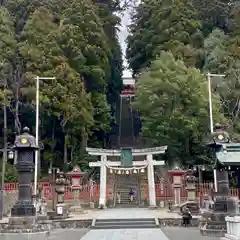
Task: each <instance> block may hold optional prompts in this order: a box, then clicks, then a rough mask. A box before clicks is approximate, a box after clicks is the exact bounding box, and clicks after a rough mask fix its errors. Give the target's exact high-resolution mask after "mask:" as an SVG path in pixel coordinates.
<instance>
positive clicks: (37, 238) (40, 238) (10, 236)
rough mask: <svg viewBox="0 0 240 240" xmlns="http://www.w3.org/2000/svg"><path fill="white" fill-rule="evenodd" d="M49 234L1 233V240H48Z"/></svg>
mask: <svg viewBox="0 0 240 240" xmlns="http://www.w3.org/2000/svg"><path fill="white" fill-rule="evenodd" d="M48 236H49V232H34V233H21V232H16V233H11V232H9V233H0V239H1V240H47V239H48Z"/></svg>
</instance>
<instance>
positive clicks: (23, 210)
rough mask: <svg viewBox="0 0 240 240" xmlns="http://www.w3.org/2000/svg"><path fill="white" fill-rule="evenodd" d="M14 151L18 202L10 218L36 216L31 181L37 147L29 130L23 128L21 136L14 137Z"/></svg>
mask: <svg viewBox="0 0 240 240" xmlns="http://www.w3.org/2000/svg"><path fill="white" fill-rule="evenodd" d="M14 149H15V151H16V152H17V164H16V168H17V170H18V173H19V185H18V187H19V193H18V201H17V203H16V204H15V205H14V206H13V208H12V210H11V216H12V217H21V216H36V208H35V206H34V203H33V199H32V186H31V181H32V178H33V170H34V157H35V151H36V150H37V149H38V147H37V145H36V139H35V137H34V136H32V135H30V134H29V128H27V127H25V128H24V129H23V134H22V135H20V136H17V137H16V140H15V143H14Z"/></svg>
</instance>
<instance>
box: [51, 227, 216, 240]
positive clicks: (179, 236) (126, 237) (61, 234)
mask: <svg viewBox="0 0 240 240" xmlns="http://www.w3.org/2000/svg"><path fill="white" fill-rule="evenodd" d="M95 239H97V240H146V239H151V240H188V239H189V240H190V239H194V240H219V238H216V237H206V236H201V235H200V232H199V229H197V228H178V227H176V228H171V227H166V228H162V229H118V230H116V229H113V230H90V231H89V230H87V229H60V230H54V231H53V232H52V233H51V235H50V237H49V238H48V240H95Z"/></svg>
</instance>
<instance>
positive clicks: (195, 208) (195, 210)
mask: <svg viewBox="0 0 240 240" xmlns="http://www.w3.org/2000/svg"><path fill="white" fill-rule="evenodd" d="M184 207H188V208H189V210H190V212H191V214H192V215H199V213H200V208H199V205H198V203H197V202H195V201H187V202H184V203H183V204H181V205H180V211H181V213H182V210H183V208H184Z"/></svg>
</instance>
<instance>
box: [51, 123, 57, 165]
mask: <svg viewBox="0 0 240 240" xmlns="http://www.w3.org/2000/svg"><path fill="white" fill-rule="evenodd" d="M55 125H56V119H54V120H53V131H52V144H51V153H52V159H51V162H50V168H51V169H52V167H53V162H54V157H53V151H54V147H55V146H54V140H55Z"/></svg>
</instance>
